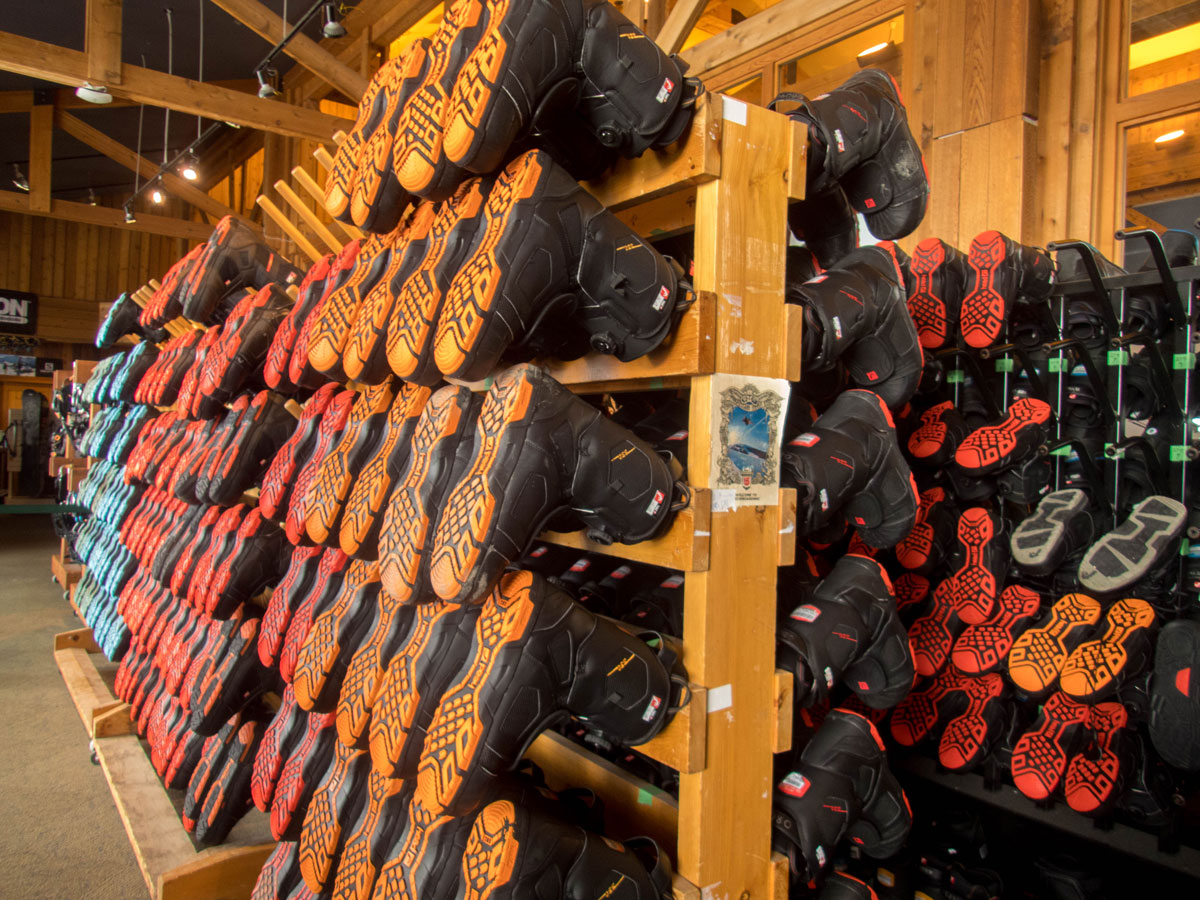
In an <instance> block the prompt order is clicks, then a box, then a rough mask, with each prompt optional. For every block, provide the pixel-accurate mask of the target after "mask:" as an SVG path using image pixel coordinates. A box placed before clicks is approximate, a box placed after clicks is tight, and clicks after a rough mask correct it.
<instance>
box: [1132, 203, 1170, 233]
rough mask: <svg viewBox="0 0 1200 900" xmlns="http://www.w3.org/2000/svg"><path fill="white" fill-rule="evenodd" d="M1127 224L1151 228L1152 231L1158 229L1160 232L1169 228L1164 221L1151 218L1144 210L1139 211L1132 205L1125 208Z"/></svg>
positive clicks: (1134, 226)
mask: <svg viewBox="0 0 1200 900" xmlns="http://www.w3.org/2000/svg"><path fill="white" fill-rule="evenodd" d="M1125 223H1126V226H1127V227H1129V226H1132V227H1133V228H1149V229H1150V230H1151V231H1157V232H1159V233H1160V234H1161V233H1162V232H1164V231H1166V230H1167V226H1166V225H1164V224H1163V223H1162V222H1159V221H1156V220H1155V219H1152V218H1150V217H1149V216H1148V215H1146V214H1145V213H1143V212H1138V211H1137V210H1136V209H1134V208H1133V207H1132V206H1131V207H1129V208H1128V209H1126V210H1125Z"/></svg>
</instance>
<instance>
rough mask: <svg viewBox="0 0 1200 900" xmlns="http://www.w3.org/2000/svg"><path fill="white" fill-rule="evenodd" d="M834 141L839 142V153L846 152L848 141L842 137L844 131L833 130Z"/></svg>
mask: <svg viewBox="0 0 1200 900" xmlns="http://www.w3.org/2000/svg"><path fill="white" fill-rule="evenodd" d="M833 139H834V140H835V141H837V148H838V153H845V152H846V139H845V138H844V137H842V129H840V128H835V129H833Z"/></svg>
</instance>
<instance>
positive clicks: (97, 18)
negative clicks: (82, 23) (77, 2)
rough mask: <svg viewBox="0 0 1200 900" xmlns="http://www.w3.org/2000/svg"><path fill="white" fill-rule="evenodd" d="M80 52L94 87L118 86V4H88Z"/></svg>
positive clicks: (92, 0) (116, 0)
mask: <svg viewBox="0 0 1200 900" xmlns="http://www.w3.org/2000/svg"><path fill="white" fill-rule="evenodd" d="M85 16H86V26H87V28H86V31H85V37H84V45H83V50H84V53H86V54H87V77H88V79H89V80H90V81H91V82H92V83H93V84H104V85H113V84H120V83H121V0H87V11H86V13H85Z"/></svg>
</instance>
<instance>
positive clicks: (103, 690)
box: [54, 628, 275, 900]
mask: <svg viewBox="0 0 1200 900" xmlns="http://www.w3.org/2000/svg"><path fill="white" fill-rule="evenodd" d="M99 653H100V648H99V647H97V646H96V642H95V641H94V640H93V639H92V633H91V631H90V630H89V629H87V628H81V629H78V630H76V631H68V632H64V633H62V634H58V635H55V638H54V661H55V663H56V664H57V665H58V669H59V671H60V672H61V673H62V676H63V681H64V682H66V685H67V691H68V693H70V695H71V700H72V702H74V704H75V708H76V710H78V712H79V717H80V719H82V720H83V724H84V727H85V728H86V729H87V731H88V735H89V736H90V737H91V738H92V747H93V749H94V752H95V754H96V759H97V761H98V762H99V764H100V768H101V769H102V770H103V771H104V778H105V780H106V781H107V782H108V787H109V790H110V792H111V793H112V796H113V800H114V802H115V803H116V806H117V812H118V813H119V814H120V816H121V822H122V824H124V826H125V832H126V834H127V835H128V836H129V842H130V844H131V845H132V846H133V852H134V856H135V857H136V858H137V862H138V868H139V869H141V872H142V877H143V878H144V879H145V881H146V887H147V889H148V890H149V893H150V897H151V898H153V900H240V898H248V897H249V896H250V893H251V891H252V890H253V888H254V883H255V881H256V880H257V879H258V873H259V871H260V870H261V869H262V864H263V861H264V860H265V859H266V858H267V856H268V855H269V854H270V852H271V851H272V850H273V849H275V842H274V841H273V840H272V839H271V836H270V830H269V827H268V823H267V819H266V816H265V815H263V814H261V813H258V812H257V811H256V810H252V811H251V812H250V814H248V815H247V816H246V817H245V818H244V819H242V821H241V822H239V823H238V824H237V825H236V826H235V827H234V829H233V831H232V832H231V834H230V837H229V840H228V841H227V842H226V843H225V844H222V845H221V846H219V847H211V848H208V849H197V848H196V845H195V844H194V843H193V842H192V839H191V837H189V836H188V833H187V832H186V831H185V830H184V828H183V823H182V822H181V821H180V819H179V814H178V812H177V811H176V803H175V801H174V800H173V799H172V793H171V792H169V791H167V789H166V788H165V787H163V784H162V782H161V781H160V780H159V777H158V773H156V772H155V771H154V766H153V765H152V764H151V763H150V759H149V757H148V756H147V755H146V751H145V749H144V747H143V746H142V742H141V741H140V740H138V738H137V736H136V735H135V734H133V723H132V722H131V721H130V719H129V706H128V704H126V703H122V702H121V701H120V700H117V699H116V698H115V697H113V695H112V692H111V691H110V690H109V687H108V685H107V683H106V682H105V680H104V678H103V676H102V675H101V673H100V670H99V669H98V668H97V665H96V659H95V658H96V657H97V656H99ZM100 658H101V659H102V658H103V657H100Z"/></svg>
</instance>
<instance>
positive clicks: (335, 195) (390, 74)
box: [325, 59, 404, 221]
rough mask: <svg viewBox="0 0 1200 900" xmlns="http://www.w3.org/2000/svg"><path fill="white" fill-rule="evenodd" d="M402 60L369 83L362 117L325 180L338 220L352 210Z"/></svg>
mask: <svg viewBox="0 0 1200 900" xmlns="http://www.w3.org/2000/svg"><path fill="white" fill-rule="evenodd" d="M403 64H404V63H403V61H402V59H397V60H388V61H387V62H385V63H384V64H383V66H382V67H381V69H380V71H379V72H377V73H376V75H375V77H374V78H372V79H371V81H370V82H369V83H368V84H367V91H366V93H365V94H363V96H362V99H361V100H359V103H358V117H357V119H356V121H355V122H354V127H353V128H351V129H350V131H349V133H348V134H347V135H346V137H345V139H344V140H343V141H342V143H341V145H340V146H339V147H338V148H337V153H336V154H335V155H334V158H333V168H332V169H331V170H330V172H329V177H328V178H327V179H326V181H325V210H326V212H328V213H329V215H331V216H333V218H335V219H342V220H343V221H344V218H343V217H344V216H346V215H347V213H348V211H349V209H350V200H351V197H352V196H353V195H354V182H355V180H356V178H357V172H358V167H359V161H360V159H361V157H362V149H363V144H364V142H365V141H366V140H367V138H368V137H369V136H370V135H373V134H374V133H375V132H376V131H377V130H378V129H379V127H380V125H382V124H383V122H384V120H385V116H386V110H387V106H388V103H389V102H390V98H389V97H388V95H387V93H386V88H388V87H390V86H392V85H393V84H394V81H393V80H394V78H395V74H394V72H395V70H396V69H399V68H400V67H401V66H402V65H403Z"/></svg>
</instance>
